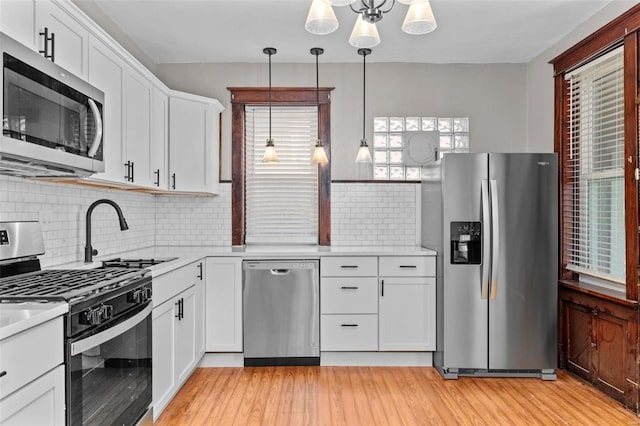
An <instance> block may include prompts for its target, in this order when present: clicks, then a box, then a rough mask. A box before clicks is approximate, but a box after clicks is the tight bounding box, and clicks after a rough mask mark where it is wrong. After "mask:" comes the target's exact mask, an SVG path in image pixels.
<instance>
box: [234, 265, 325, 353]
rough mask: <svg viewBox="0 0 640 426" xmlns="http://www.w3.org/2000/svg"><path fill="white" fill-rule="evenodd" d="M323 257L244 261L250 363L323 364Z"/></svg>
mask: <svg viewBox="0 0 640 426" xmlns="http://www.w3.org/2000/svg"><path fill="white" fill-rule="evenodd" d="M318 264H319V262H318V261H317V260H268V261H267V260H260V261H244V262H242V269H243V280H244V281H243V286H242V287H243V289H242V297H243V308H244V309H243V316H244V324H243V325H244V365H245V366H255V365H320V344H319V339H320V301H319V300H320V298H319V280H320V278H319V272H318Z"/></svg>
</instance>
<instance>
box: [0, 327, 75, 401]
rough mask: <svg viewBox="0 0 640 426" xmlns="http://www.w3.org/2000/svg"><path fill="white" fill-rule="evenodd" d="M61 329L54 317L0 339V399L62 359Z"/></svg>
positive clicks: (61, 361)
mask: <svg viewBox="0 0 640 426" xmlns="http://www.w3.org/2000/svg"><path fill="white" fill-rule="evenodd" d="M62 333H63V329H62V317H58V318H55V319H52V320H51V321H47V322H45V323H44V324H40V325H38V326H36V327H33V328H31V329H29V330H25V331H23V332H22V333H18V334H16V335H14V336H11V337H8V338H6V339H4V340H2V341H0V354H2V356H0V372H3V371H5V372H6V374H5V375H4V376H3V377H1V378H0V399H1V398H4V397H5V396H7V395H9V394H10V393H11V392H13V391H15V390H16V389H19V388H20V387H22V386H24V385H26V384H27V383H29V382H30V381H32V380H33V379H35V378H37V377H39V376H41V375H43V374H44V373H46V372H47V371H49V370H51V369H52V368H54V367H55V366H56V365H60V364H62V363H63V362H64V360H63V339H64V336H63V334H62Z"/></svg>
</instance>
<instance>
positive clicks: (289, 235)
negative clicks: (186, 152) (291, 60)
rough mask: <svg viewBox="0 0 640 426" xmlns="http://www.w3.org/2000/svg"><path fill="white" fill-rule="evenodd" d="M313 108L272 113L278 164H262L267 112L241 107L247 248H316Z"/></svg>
mask: <svg viewBox="0 0 640 426" xmlns="http://www.w3.org/2000/svg"><path fill="white" fill-rule="evenodd" d="M317 114H318V109H317V107H315V106H304V107H300V106H292V107H283V106H276V107H272V109H271V123H272V124H271V135H272V138H273V140H274V144H275V146H276V150H277V152H278V158H279V160H280V161H279V163H275V164H274V163H263V162H262V157H263V155H264V146H265V142H266V140H267V138H268V136H269V107H267V106H247V107H245V120H246V123H245V129H246V130H245V132H246V134H245V150H246V152H245V173H246V176H245V185H246V186H245V226H246V230H245V231H246V236H245V243H246V244H275V243H278V244H317V243H318V169H317V166H316V165H315V164H313V163H312V162H311V156H312V154H313V147H314V146H315V143H316V140H317V135H318V116H317Z"/></svg>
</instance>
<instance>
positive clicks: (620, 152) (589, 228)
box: [565, 47, 625, 283]
mask: <svg viewBox="0 0 640 426" xmlns="http://www.w3.org/2000/svg"><path fill="white" fill-rule="evenodd" d="M623 65H624V64H623V47H619V48H617V49H615V50H614V51H612V52H609V53H607V54H606V55H604V56H602V57H599V58H597V59H595V60H594V61H591V62H589V63H588V64H586V65H583V66H582V67H580V68H578V69H576V70H575V71H573V72H571V73H569V74H567V76H566V78H567V83H568V85H567V86H568V92H569V93H568V95H569V96H568V99H569V105H568V106H569V109H568V112H569V146H568V151H567V152H566V154H567V155H568V161H567V165H568V168H569V169H568V171H569V175H568V179H567V184H568V185H569V188H570V191H568V192H569V199H565V203H566V205H567V206H569V207H570V208H569V209H568V210H567V213H569V214H570V215H571V216H570V217H569V218H568V219H569V223H570V226H569V233H568V237H569V242H568V244H567V245H566V250H568V253H566V254H567V259H568V262H569V264H568V265H567V268H568V269H571V270H574V271H576V272H578V273H581V274H586V275H589V276H595V277H598V278H603V279H606V280H611V281H615V282H619V283H624V282H625V231H624V98H623V96H624V82H623V74H624V66H623Z"/></svg>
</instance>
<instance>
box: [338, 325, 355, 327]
mask: <svg viewBox="0 0 640 426" xmlns="http://www.w3.org/2000/svg"><path fill="white" fill-rule="evenodd" d="M357 326H358V324H340V327H357Z"/></svg>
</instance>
